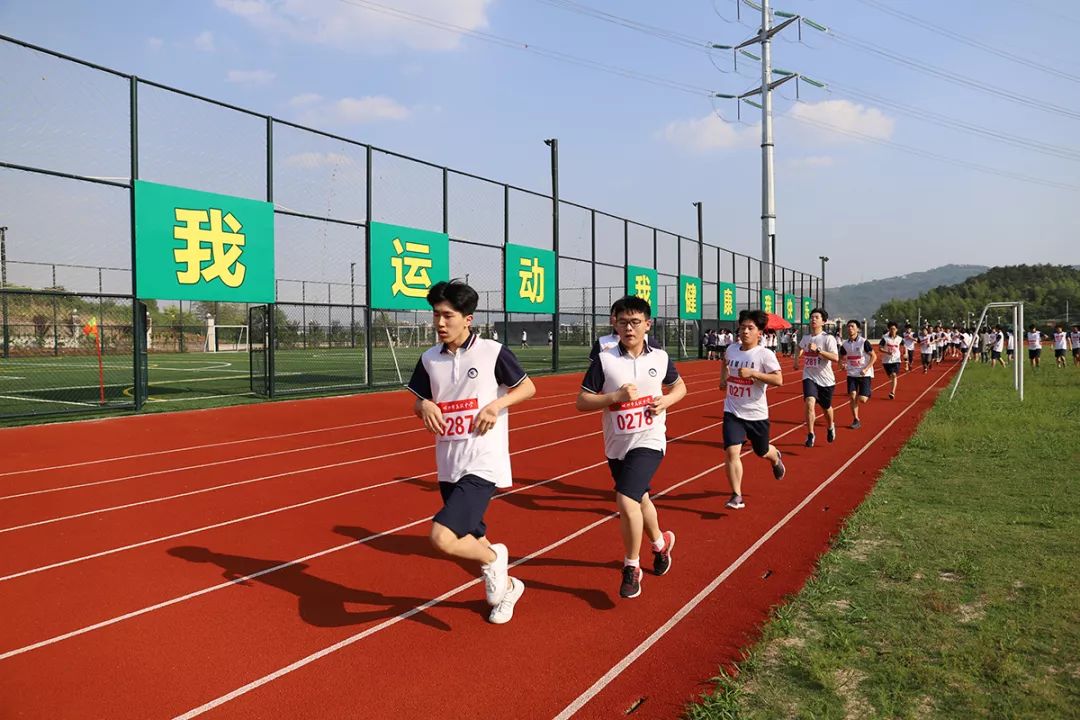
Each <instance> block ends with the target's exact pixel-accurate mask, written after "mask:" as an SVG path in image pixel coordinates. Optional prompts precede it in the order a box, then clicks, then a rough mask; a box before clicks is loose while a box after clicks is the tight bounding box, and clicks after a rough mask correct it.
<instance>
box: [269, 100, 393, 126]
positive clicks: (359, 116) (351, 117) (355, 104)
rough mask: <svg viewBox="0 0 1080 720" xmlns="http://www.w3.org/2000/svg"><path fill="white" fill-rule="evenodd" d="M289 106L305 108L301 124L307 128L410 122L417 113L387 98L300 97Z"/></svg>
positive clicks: (290, 102)
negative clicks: (334, 98)
mask: <svg viewBox="0 0 1080 720" xmlns="http://www.w3.org/2000/svg"><path fill="white" fill-rule="evenodd" d="M289 104H290V105H291V106H293V107H296V108H303V112H302V113H301V114H300V122H301V123H303V124H305V125H315V126H319V125H360V124H363V123H371V122H379V121H384V120H407V119H409V118H410V117H411V116H412V114H413V111H412V109H411V108H408V107H406V106H404V105H402V104H401V103H399V102H398V101H397V100H394V99H393V98H389V97H386V96H385V95H368V96H365V97H360V98H352V97H346V98H341V99H340V100H324V99H323V98H322V97H321V96H319V95H316V94H314V93H308V94H305V95H297V96H296V97H294V98H293V99H292V100H290V101H289Z"/></svg>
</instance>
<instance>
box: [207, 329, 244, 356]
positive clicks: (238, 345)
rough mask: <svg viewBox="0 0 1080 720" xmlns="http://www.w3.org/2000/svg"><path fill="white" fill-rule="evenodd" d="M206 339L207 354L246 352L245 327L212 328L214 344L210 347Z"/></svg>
mask: <svg viewBox="0 0 1080 720" xmlns="http://www.w3.org/2000/svg"><path fill="white" fill-rule="evenodd" d="M209 340H210V338H207V345H208V346H210V347H207V348H206V349H207V352H247V351H248V326H247V325H217V326H215V327H214V342H213V344H212V346H211V343H210V342H209Z"/></svg>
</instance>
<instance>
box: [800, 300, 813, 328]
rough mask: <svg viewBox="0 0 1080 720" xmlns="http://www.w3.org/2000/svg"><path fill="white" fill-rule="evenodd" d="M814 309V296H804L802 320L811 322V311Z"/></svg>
mask: <svg viewBox="0 0 1080 720" xmlns="http://www.w3.org/2000/svg"><path fill="white" fill-rule="evenodd" d="M813 309H814V298H812V297H804V298H803V299H802V321H803V322H804V323H809V322H810V311H811V310H813Z"/></svg>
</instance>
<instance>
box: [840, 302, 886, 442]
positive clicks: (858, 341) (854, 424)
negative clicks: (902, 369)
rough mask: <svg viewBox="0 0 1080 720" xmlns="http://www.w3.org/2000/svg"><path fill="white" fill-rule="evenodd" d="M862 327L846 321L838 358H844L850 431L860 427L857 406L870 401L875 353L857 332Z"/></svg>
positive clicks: (854, 322) (852, 321) (857, 323)
mask: <svg viewBox="0 0 1080 720" xmlns="http://www.w3.org/2000/svg"><path fill="white" fill-rule="evenodd" d="M861 329H862V326H861V325H860V324H859V321H858V320H848V324H847V331H848V339H847V340H845V341H844V343H843V344H842V345H841V346H840V356H841V357H842V358H844V369H845V370H847V391H848V397H850V398H851V417H852V420H851V429H852V430H858V429H859V428H861V427H862V422H860V421H859V405H861V404H863V403H865V402H868V401H869V400H870V391H871V387H870V385H871V383H872V382H873V381H874V363H876V362H877V351H875V350H874V346H873V345H871V344H870V341H869V340H867V339H866V338H864V337H863V336H862V335H861V334H860V333H859V331H860V330H861Z"/></svg>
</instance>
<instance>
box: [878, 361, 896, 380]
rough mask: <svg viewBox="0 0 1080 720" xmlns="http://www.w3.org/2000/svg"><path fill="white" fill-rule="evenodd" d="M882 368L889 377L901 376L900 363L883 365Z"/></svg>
mask: <svg viewBox="0 0 1080 720" xmlns="http://www.w3.org/2000/svg"><path fill="white" fill-rule="evenodd" d="M881 367H883V368H885V374H886V375H889V376H890V377H891V376H893V375H899V374H900V363H898V362H894V363H882V364H881Z"/></svg>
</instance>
